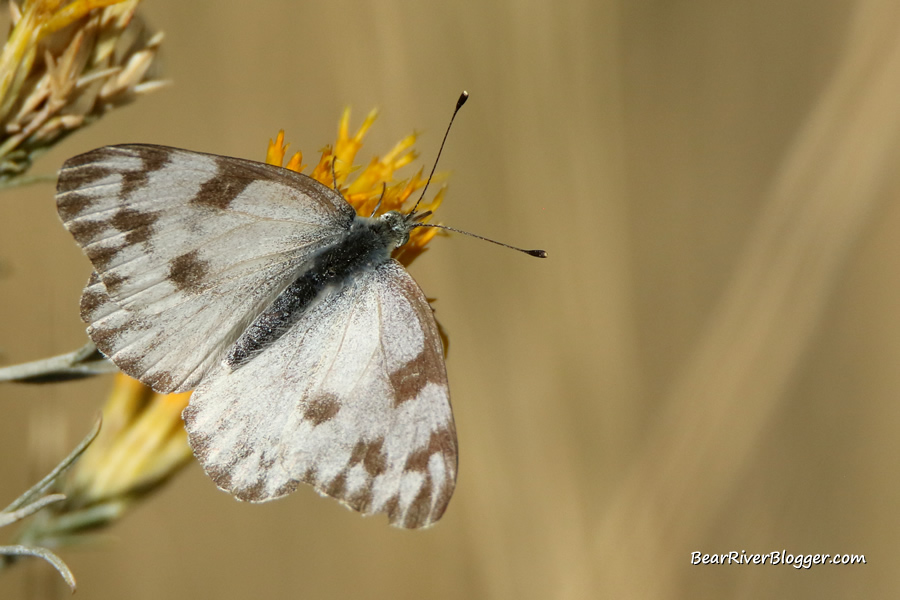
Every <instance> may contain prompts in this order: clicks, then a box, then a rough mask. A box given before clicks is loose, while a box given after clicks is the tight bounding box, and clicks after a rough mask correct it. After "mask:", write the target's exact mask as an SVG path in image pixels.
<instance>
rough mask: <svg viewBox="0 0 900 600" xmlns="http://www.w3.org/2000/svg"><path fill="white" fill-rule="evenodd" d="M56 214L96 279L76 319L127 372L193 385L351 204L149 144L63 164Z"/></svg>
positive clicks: (179, 386)
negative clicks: (87, 258) (80, 313)
mask: <svg viewBox="0 0 900 600" xmlns="http://www.w3.org/2000/svg"><path fill="white" fill-rule="evenodd" d="M57 204H58V209H59V214H60V216H61V217H62V219H63V222H64V224H65V226H66V228H67V229H68V230H69V231H70V232H71V233H72V235H73V236H74V237H75V239H76V241H77V242H78V243H79V245H81V247H82V248H83V249H84V251H85V253H86V254H87V255H88V257H89V258H90V259H91V262H92V263H93V266H94V269H95V271H96V273H97V275H98V279H97V280H92V281H91V284H90V285H89V286H88V288H86V290H85V295H84V297H83V299H82V317H83V318H84V319H85V321H86V322H88V324H89V325H90V327H89V330H88V331H89V334H90V335H91V337H92V339H93V340H94V342H95V343H96V344H97V346H98V347H99V348H100V350H102V351H103V353H104V354H106V355H107V356H109V357H110V358H111V359H112V360H113V361H114V362H115V363H116V364H117V365H118V366H119V367H120V368H121V369H122V370H123V371H125V372H126V373H128V374H129V375H132V376H133V377H136V378H138V379H140V380H141V381H144V382H145V383H148V384H149V385H151V386H152V387H153V388H154V389H156V390H157V391H163V392H169V391H182V390H187V389H191V388H192V387H194V386H195V385H196V384H197V383H198V382H199V381H200V380H202V378H203V376H204V374H205V373H206V372H208V371H209V369H210V368H212V367H213V365H215V364H216V363H217V362H218V360H219V359H220V358H221V356H222V354H223V353H224V352H225V351H226V350H227V348H228V346H229V345H230V344H231V343H232V342H233V341H234V339H235V338H236V337H237V336H238V335H240V333H241V332H242V331H243V328H244V327H246V325H247V324H248V323H249V322H250V321H252V319H253V318H254V317H255V316H256V314H258V313H259V312H260V311H261V310H262V309H264V308H265V307H266V306H267V305H268V304H269V303H270V302H271V300H272V298H274V297H275V296H276V295H277V294H278V293H279V292H280V291H281V290H282V289H283V288H284V287H285V286H286V285H288V284H289V283H290V281H292V280H293V278H294V277H295V275H296V273H297V272H299V271H300V270H302V269H303V268H304V265H306V264H307V263H308V260H309V258H310V257H311V256H312V255H313V254H314V253H315V252H316V251H317V250H318V249H320V248H322V247H324V246H326V245H328V244H330V243H333V242H334V241H335V240H336V239H339V238H340V237H341V236H342V235H344V234H345V233H346V230H347V228H348V227H349V224H350V222H351V221H352V220H353V218H354V212H353V209H352V208H351V207H350V206H349V205H348V204H347V203H346V202H345V201H344V200H343V199H342V198H341V197H340V196H339V195H338V194H337V193H335V192H334V191H332V190H330V189H328V188H327V187H325V186H323V185H321V184H319V183H318V182H316V181H314V180H312V179H310V178H308V177H305V176H303V175H300V174H297V173H294V172H292V171H289V170H286V169H281V168H278V167H273V166H271V165H265V164H261V163H255V162H252V161H246V160H241V159H236V158H228V157H223V156H216V155H210V154H202V153H197V152H189V151H186V150H179V149H175V148H167V147H162V146H151V145H128V146H108V147H105V148H100V149H98V150H94V151H92V152H88V153H86V154H82V155H80V156H76V157H74V158H72V159H70V160H69V161H67V162H66V163H65V165H63V168H62V170H61V172H60V176H59V183H58V185H57Z"/></svg>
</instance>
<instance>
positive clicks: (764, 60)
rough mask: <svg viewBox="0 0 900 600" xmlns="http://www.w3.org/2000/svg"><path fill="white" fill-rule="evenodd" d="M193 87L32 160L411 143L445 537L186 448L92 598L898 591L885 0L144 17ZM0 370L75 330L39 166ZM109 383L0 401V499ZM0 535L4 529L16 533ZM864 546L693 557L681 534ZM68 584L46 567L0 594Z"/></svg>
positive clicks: (892, 45)
mask: <svg viewBox="0 0 900 600" xmlns="http://www.w3.org/2000/svg"><path fill="white" fill-rule="evenodd" d="M143 11H144V12H143V14H144V16H145V18H146V19H147V20H148V22H149V23H150V24H151V25H152V26H154V27H156V28H158V29H161V30H163V31H165V32H166V36H167V37H166V41H165V42H164V45H163V52H164V55H163V61H164V75H165V77H166V78H168V79H171V80H172V81H173V82H174V85H172V86H171V87H169V88H167V89H165V90H163V91H160V92H158V93H156V94H153V95H151V96H148V97H146V98H144V99H142V100H141V101H139V102H137V103H136V104H133V105H131V106H129V107H127V108H124V109H122V110H121V111H117V112H114V113H112V114H111V115H109V116H108V117H106V118H104V119H103V120H102V121H100V122H99V123H98V124H96V125H94V126H92V127H90V128H89V129H87V130H86V131H84V132H81V133H79V134H76V135H75V136H73V137H72V138H69V139H68V140H66V141H65V142H64V143H62V144H61V145H60V146H58V147H57V148H56V149H55V150H54V151H53V152H51V153H50V154H48V155H46V156H45V157H43V158H42V159H41V161H39V162H38V163H37V165H36V166H35V168H34V172H52V171H54V170H56V169H57V168H58V167H59V165H60V164H61V163H62V161H63V160H64V159H65V158H67V157H68V156H71V155H74V154H77V153H79V152H82V151H86V150H88V149H91V148H94V147H97V146H101V145H105V144H110V143H121V142H152V143H160V144H167V145H173V146H181V147H186V148H190V149H194V150H202V151H207V152H215V153H219V154H229V155H234V156H242V157H247V158H255V159H262V158H263V157H264V152H265V144H266V141H267V139H268V138H269V137H272V136H274V134H275V133H276V132H277V131H278V129H280V128H284V129H285V130H286V135H287V138H288V140H289V141H291V142H292V148H295V149H300V148H302V149H303V150H304V152H305V154H306V155H307V156H309V157H310V159H312V157H313V156H314V153H315V152H316V151H317V150H318V149H320V148H321V147H322V146H324V145H326V144H328V143H330V142H331V141H332V140H333V138H334V132H335V129H336V125H337V119H338V117H339V115H340V112H341V110H342V109H343V107H344V106H347V105H349V106H352V107H353V109H354V111H355V112H354V119H353V125H354V126H356V125H357V124H358V123H359V122H360V121H361V119H362V117H363V115H364V114H365V112H366V111H368V110H369V109H370V108H371V107H374V106H377V107H379V108H381V110H382V112H381V117H380V118H379V120H378V122H377V123H376V125H375V127H374V129H373V131H372V132H371V134H370V136H369V138H368V141H367V143H366V145H365V146H364V148H363V151H362V153H361V155H360V158H361V159H363V161H364V160H366V159H367V158H368V157H370V156H371V155H372V154H373V153H378V152H384V151H385V150H386V149H387V148H388V147H389V146H390V145H392V144H393V142H394V141H396V140H397V139H399V138H400V137H402V136H403V135H405V134H407V133H408V132H410V131H412V130H413V129H416V130H419V131H423V132H424V133H425V135H424V136H423V137H422V138H421V143H420V144H419V149H420V150H421V162H423V163H425V164H428V165H430V163H431V161H432V160H433V158H434V155H435V152H436V150H437V146H438V144H439V142H440V135H441V133H442V131H443V128H444V127H445V124H446V122H447V119H448V117H449V114H450V111H451V109H452V106H453V102H454V101H455V99H456V97H457V95H458V93H459V92H460V90H462V89H467V90H468V91H469V92H470V94H471V99H470V102H469V104H468V105H467V106H466V107H465V108H464V109H463V111H462V113H461V114H460V117H459V119H458V121H457V125H456V126H455V130H454V131H453V132H452V134H451V136H450V141H449V143H448V146H447V148H446V150H445V153H444V157H443V158H442V162H441V168H442V169H443V170H447V171H450V172H451V173H452V175H451V177H450V180H449V181H450V190H449V195H448V198H447V201H446V203H445V204H444V206H443V207H442V208H441V210H440V212H439V215H440V219H441V221H442V222H443V223H446V224H450V225H453V226H455V227H460V228H464V229H467V230H470V231H473V232H477V233H480V234H483V235H487V236H491V237H495V238H497V239H500V240H503V241H506V242H509V243H512V244H517V245H522V246H526V247H541V248H546V249H547V251H548V252H549V255H550V258H548V259H547V260H545V261H538V260H534V259H530V258H527V257H524V256H521V255H519V254H517V253H513V252H508V251H504V250H501V249H498V248H495V247H493V246H489V245H487V244H483V243H480V242H478V241H475V240H470V239H466V238H463V237H461V236H454V237H452V238H447V239H438V240H436V242H435V243H433V244H432V250H431V251H430V252H429V253H428V254H427V255H426V256H425V257H423V258H422V259H420V260H419V261H417V263H416V264H415V265H414V266H413V268H412V272H413V275H414V276H415V277H416V278H417V280H418V281H419V283H420V284H421V286H422V287H423V289H424V290H425V291H426V293H427V294H428V295H429V296H432V297H436V298H438V302H437V304H436V307H437V311H438V318H439V319H440V321H441V323H442V324H443V325H444V326H445V328H446V329H447V331H448V332H449V335H450V339H451V347H450V354H449V357H448V369H449V374H450V379H451V386H452V392H453V401H454V411H455V415H456V419H457V427H458V430H459V439H460V447H461V457H460V476H459V484H458V487H457V490H456V495H455V497H454V499H453V501H452V502H451V504H450V507H449V509H448V512H447V514H446V515H445V517H444V518H443V520H442V521H441V522H440V523H439V524H438V525H437V526H436V527H434V528H433V529H431V530H427V531H414V532H408V531H400V530H395V529H393V528H390V527H389V526H388V525H387V523H386V520H385V519H382V518H373V519H362V518H360V517H359V516H357V515H355V514H353V513H351V512H349V511H347V510H345V509H343V508H342V507H340V506H339V505H338V504H337V503H335V502H333V501H331V500H327V499H322V498H319V497H318V496H317V495H316V494H315V493H314V492H313V491H312V490H311V489H307V488H304V489H301V490H300V491H298V492H297V493H295V494H294V495H292V496H291V497H289V498H287V499H284V500H280V501H277V502H274V503H270V504H267V505H261V506H252V505H246V504H240V503H238V502H236V501H234V500H232V499H231V498H230V497H229V496H227V495H226V494H223V493H221V492H219V491H217V490H216V488H215V486H214V485H213V484H212V483H211V482H210V481H209V480H208V479H207V478H206V477H205V476H204V475H203V474H202V472H201V471H200V469H199V468H197V466H196V465H190V466H189V467H188V468H187V469H186V470H185V471H184V472H183V473H182V474H181V475H180V476H179V477H177V478H176V479H175V480H173V481H172V482H171V484H170V485H169V486H167V487H166V488H165V489H164V490H163V491H162V492H161V493H159V494H158V495H156V496H154V497H153V498H151V499H150V500H149V501H148V502H146V503H145V504H143V505H141V506H139V507H138V508H137V509H136V510H135V511H134V512H133V513H131V514H130V515H128V516H127V517H126V518H125V519H124V520H123V521H122V522H121V523H120V524H119V525H118V526H116V527H115V528H114V529H112V530H111V531H110V533H111V537H110V539H109V540H108V541H107V542H105V543H103V544H99V545H95V546H92V547H90V548H82V549H73V550H64V551H63V552H62V555H63V556H64V558H66V560H67V561H68V562H69V565H70V566H71V567H72V569H73V570H74V572H75V574H76V576H77V578H78V582H79V591H78V597H79V598H82V599H95V598H96V599H107V598H109V599H113V598H115V599H119V598H131V599H144V598H146V599H151V598H152V599H156V598H172V599H178V598H221V599H230V598H269V597H271V598H281V597H297V598H302V597H311V598H312V597H321V598H342V597H350V596H351V595H352V596H353V597H361V598H392V599H402V598H410V599H412V598H435V599H451V598H501V599H507V598H509V599H526V598H535V599H537V598H566V599H568V598H572V599H577V598H606V597H612V598H661V599H668V598H672V599H675V598H697V597H738V598H756V597H766V596H769V597H771V596H774V595H776V594H777V595H781V596H786V597H795V598H825V597H834V598H837V597H848V596H851V595H852V596H855V597H867V598H877V597H889V596H893V595H894V594H895V593H896V590H897V589H898V584H900V581H898V579H900V575H898V573H900V571H898V570H897V568H896V564H897V562H898V559H900V544H898V539H900V517H898V514H900V513H898V510H897V507H898V503H900V483H898V481H900V479H898V469H900V436H898V430H900V402H898V398H897V396H898V392H900V369H898V368H897V365H898V362H900V311H898V308H900V236H898V235H897V231H898V229H900V205H898V203H897V197H898V192H900V176H898V175H900V169H898V168H897V164H898V161H900V152H898V149H900V147H898V141H900V137H898V134H900V3H897V2H894V1H891V0H885V1H875V0H873V1H868V2H853V1H845V2H839V1H829V2H822V1H819V0H793V1H791V2H783V1H774V0H758V1H754V2H722V1H720V0H690V1H685V2H672V1H670V0H627V1H625V0H622V1H612V0H601V1H597V0H571V1H567V2H539V1H521V2H503V3H500V2H480V1H477V0H462V1H459V2H453V3H444V2H434V1H430V2H413V1H409V2H398V1H382V2H378V3H374V2H346V1H339V2H330V3H324V2H295V1H293V0H280V1H279V0H256V1H254V2H242V3H223V2H199V1H198V2H182V1H179V0H147V1H146V2H145V6H144V9H143ZM0 265H2V278H0V310H2V315H3V317H2V320H0V350H2V361H3V364H13V363H16V362H23V361H26V360H34V359H37V358H41V357H44V356H49V355H53V354H59V353H62V352H66V351H69V350H72V349H75V348H76V347H78V346H80V345H81V344H82V343H83V341H84V336H83V326H82V324H81V322H80V321H79V319H78V316H77V304H78V298H79V295H80V291H81V287H82V285H83V283H84V281H85V280H86V278H87V275H88V273H89V265H88V261H87V260H86V259H85V258H84V257H83V256H82V255H81V252H80V251H79V250H78V248H77V247H76V246H75V244H74V243H73V242H72V240H71V239H70V237H69V235H68V234H67V233H66V232H65V231H64V230H63V228H62V226H61V225H60V223H59V221H58V218H57V216H56V212H55V208H54V203H53V189H52V186H51V185H43V186H37V187H34V188H31V189H28V190H16V191H14V192H6V193H4V194H3V197H2V198H0ZM108 386H109V381H108V380H107V379H95V380H91V381H86V382H80V383H74V384H61V385H56V386H44V387H40V388H37V387H23V386H9V385H7V386H3V387H0V411H2V412H0V414H2V417H0V504H4V505H5V504H6V503H7V502H9V501H10V500H12V498H14V497H15V496H16V495H18V494H19V493H21V492H22V491H24V490H25V489H26V488H27V487H28V486H29V485H30V484H31V483H33V481H35V480H37V479H38V478H39V477H40V475H42V474H43V472H44V471H45V470H46V469H48V468H49V467H50V466H52V465H53V464H55V462H56V461H58V460H59V459H60V458H61V457H62V456H63V455H64V454H65V453H66V452H67V451H68V449H69V448H70V447H71V446H72V445H74V443H75V442H76V441H77V440H78V439H80V437H81V436H82V435H83V434H84V432H85V431H86V430H87V428H88V427H89V424H90V422H91V420H92V418H93V416H94V415H95V414H96V412H97V411H98V408H99V406H100V404H101V403H102V401H103V399H104V398H105V396H106V393H107V390H108ZM0 533H3V534H5V535H4V537H3V538H0V539H2V540H5V539H7V537H8V533H7V532H5V531H4V532H0ZM782 549H785V550H787V552H788V553H792V554H797V553H801V554H816V553H829V554H835V553H851V554H865V556H866V560H867V563H868V564H866V565H853V566H849V565H848V566H833V565H825V566H821V565H816V566H813V567H812V568H811V569H809V570H805V569H802V570H796V569H794V568H793V567H790V566H783V565H782V566H769V565H766V566H752V565H751V566H745V565H741V566H738V565H732V566H727V565H726V566H691V565H690V559H691V552H694V551H700V552H703V553H716V552H729V551H733V550H736V551H738V552H740V551H742V550H746V551H747V552H748V553H751V554H752V553H769V552H773V551H780V550H782ZM51 592H55V593H58V594H59V595H60V597H65V596H67V594H68V592H67V591H65V590H64V589H63V586H62V585H61V584H60V583H58V582H57V576H56V574H55V573H53V572H52V571H51V569H50V568H49V567H48V566H46V565H45V564H43V563H39V562H37V561H34V562H33V563H31V564H28V565H24V564H23V565H21V566H19V567H17V568H16V569H14V570H12V571H10V572H7V573H4V574H3V575H2V577H0V597H3V598H42V597H46V596H48V595H50V594H51Z"/></svg>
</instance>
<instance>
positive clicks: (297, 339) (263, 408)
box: [184, 260, 457, 527]
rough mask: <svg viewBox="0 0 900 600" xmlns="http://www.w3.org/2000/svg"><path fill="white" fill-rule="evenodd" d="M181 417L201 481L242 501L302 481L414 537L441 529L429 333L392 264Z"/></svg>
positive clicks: (224, 378) (200, 396) (445, 478)
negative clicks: (416, 530) (413, 530)
mask: <svg viewBox="0 0 900 600" xmlns="http://www.w3.org/2000/svg"><path fill="white" fill-rule="evenodd" d="M184 418H185V424H186V426H187V429H188V434H189V439H190V442H191V445H192V447H193V449H194V452H195V454H196V455H197V457H198V458H199V460H200V462H201V464H202V465H203V467H204V469H205V470H206V471H207V473H209V474H210V476H211V477H212V478H213V479H214V480H215V481H216V483H217V484H218V485H219V487H221V488H222V489H224V490H226V491H229V492H231V493H232V494H234V495H236V496H237V497H239V498H241V499H243V500H249V501H256V502H262V501H266V500H271V499H274V498H277V497H279V496H282V495H284V494H287V493H289V492H290V491H292V490H293V489H294V488H295V487H296V486H297V484H298V482H306V483H310V484H312V485H314V486H315V487H316V489H317V490H318V491H319V492H320V493H322V494H325V495H329V496H332V497H334V498H336V499H338V500H340V501H341V502H343V503H344V504H346V505H348V506H350V507H352V508H354V509H356V510H358V511H360V512H362V513H364V514H374V513H386V514H387V515H388V516H389V518H390V520H391V523H392V524H394V525H398V526H401V527H421V526H427V525H430V524H432V523H433V522H435V521H436V520H437V519H438V518H440V516H441V515H442V514H443V512H444V509H445V508H446V506H447V503H448V502H449V500H450V496H451V494H452V492H453V488H454V486H455V482H456V466H457V465H456V460H457V444H456V430H455V426H454V423H453V416H452V413H451V409H450V398H449V392H448V387H447V376H446V370H445V367H444V361H443V354H442V346H441V341H440V337H439V334H438V330H437V326H436V323H435V320H434V316H433V313H432V310H431V307H430V306H429V304H428V302H427V301H426V299H425V297H424V295H423V294H422V291H421V290H420V289H419V287H418V286H417V285H416V283H415V282H414V281H413V279H412V277H410V275H409V274H408V273H407V272H406V271H405V270H404V269H403V267H402V266H401V265H400V264H399V263H397V262H396V261H393V260H391V261H388V262H386V263H384V264H382V265H380V266H379V267H377V268H376V269H374V270H371V271H368V272H365V273H361V274H360V275H359V276H358V277H356V278H354V279H353V280H352V281H351V282H349V283H348V284H347V286H346V287H345V288H344V289H343V290H342V291H339V292H335V293H333V294H331V295H330V296H327V297H325V298H324V299H322V300H321V301H320V302H318V303H316V304H314V305H313V306H312V307H310V308H309V310H307V311H306V312H305V313H304V314H303V315H302V317H301V318H300V320H299V321H298V322H297V323H296V324H295V325H294V326H293V327H292V328H291V329H290V331H288V332H287V333H286V334H285V335H283V336H282V337H281V338H279V339H278V340H277V341H276V342H275V343H273V344H272V345H271V346H269V347H267V348H265V349H264V350H263V351H262V352H261V353H260V354H259V355H257V356H256V357H254V358H253V360H251V361H250V362H248V363H247V364H245V365H242V366H240V367H239V368H237V369H235V370H233V371H232V370H231V369H230V368H229V367H228V366H227V365H225V364H221V365H219V366H218V367H217V368H216V369H215V370H214V371H212V372H211V373H210V374H209V375H208V376H207V377H206V378H205V379H204V381H203V382H202V383H201V385H200V386H199V387H198V389H197V390H196V391H195V393H194V394H193V396H192V398H191V401H190V405H189V407H188V408H187V409H186V410H185V414H184Z"/></svg>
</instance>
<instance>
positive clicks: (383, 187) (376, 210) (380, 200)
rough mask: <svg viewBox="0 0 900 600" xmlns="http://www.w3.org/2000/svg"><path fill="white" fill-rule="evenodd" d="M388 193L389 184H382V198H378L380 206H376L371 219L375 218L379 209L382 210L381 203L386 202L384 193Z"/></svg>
mask: <svg viewBox="0 0 900 600" xmlns="http://www.w3.org/2000/svg"><path fill="white" fill-rule="evenodd" d="M386 191H387V184H386V183H384V182H381V197H380V198H378V204H376V205H375V208H374V209H372V214H371V215H369V218H370V219H371V218H372V217H374V216H375V213H377V212H378V209H379V208H381V202H382V201H383V200H384V193H385V192H386Z"/></svg>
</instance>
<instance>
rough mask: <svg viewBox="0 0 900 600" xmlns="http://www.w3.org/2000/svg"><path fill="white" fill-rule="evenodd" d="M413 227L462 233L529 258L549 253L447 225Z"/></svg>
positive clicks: (428, 224)
mask: <svg viewBox="0 0 900 600" xmlns="http://www.w3.org/2000/svg"><path fill="white" fill-rule="evenodd" d="M413 227H437V228H438V229H446V230H447V231H453V232H454V233H462V234H464V235H469V236H472V237H473V238H478V239H479V240H484V241H485V242H490V243H492V244H497V245H498V246H503V247H504V248H509V249H510V250H518V251H519V252H524V253H525V254H527V255H528V256H536V257H537V258H547V252H546V251H545V250H525V249H524V248H518V247H516V246H510V245H509V244H504V243H503V242H498V241H497V240H492V239H491V238H486V237H484V236H481V235H476V234H474V233H469V232H468V231H463V230H462V229H454V228H453V227H447V226H446V225H437V224H435V223H416V224H415V225H413Z"/></svg>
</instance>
